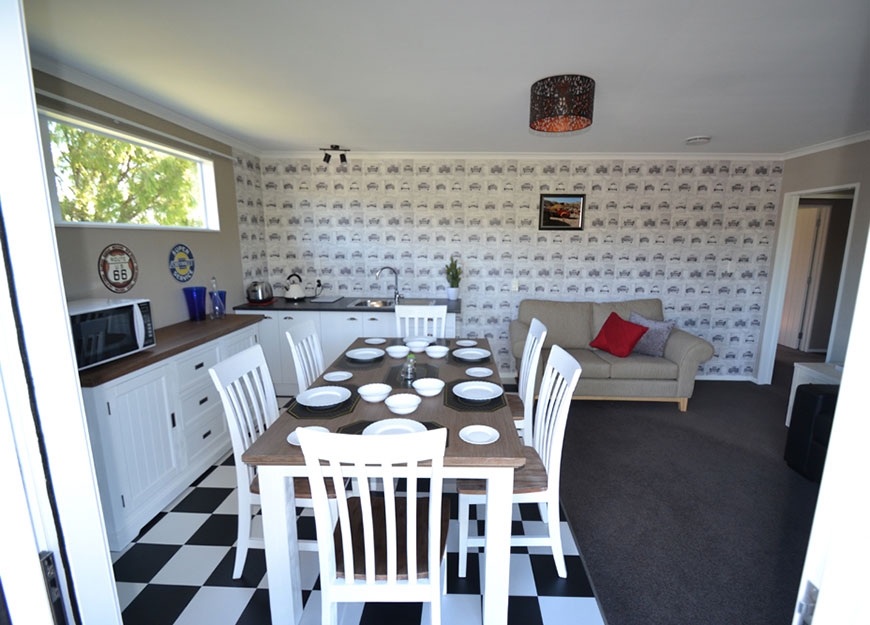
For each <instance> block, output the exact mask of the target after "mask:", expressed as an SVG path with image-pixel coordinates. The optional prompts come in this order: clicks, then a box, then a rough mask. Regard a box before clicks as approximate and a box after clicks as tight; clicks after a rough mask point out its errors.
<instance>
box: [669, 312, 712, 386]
mask: <svg viewBox="0 0 870 625" xmlns="http://www.w3.org/2000/svg"><path fill="white" fill-rule="evenodd" d="M664 357H665V358H667V359H668V360H671V361H673V362H675V363H677V366H678V367H679V373H678V374H677V396H678V397H691V396H692V391H693V390H694V388H695V374H697V372H698V365H700V364H701V363H702V362H706V361H708V360H710V358H712V357H713V345H711V344H710V343H708V342H707V341H705V340H704V339H702V338H700V337H698V336H695V335H694V334H689V333H688V332H685V331H683V330H679V329H677V328H674V329H673V330H672V331H671V335H670V336H669V337H668V342H667V343H665V353H664Z"/></svg>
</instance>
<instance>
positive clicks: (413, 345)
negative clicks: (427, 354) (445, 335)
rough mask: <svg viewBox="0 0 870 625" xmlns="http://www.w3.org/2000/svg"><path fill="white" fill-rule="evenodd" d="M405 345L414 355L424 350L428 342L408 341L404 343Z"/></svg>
mask: <svg viewBox="0 0 870 625" xmlns="http://www.w3.org/2000/svg"><path fill="white" fill-rule="evenodd" d="M406 345H407V346H408V349H410V350H411V351H412V352H414V353H415V354H419V353H420V352H422V351H423V350H424V349H426V347H427V346H428V345H429V341H426V340H414V341H408V342H407V343H406Z"/></svg>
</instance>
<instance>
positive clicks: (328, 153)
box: [320, 143, 350, 163]
mask: <svg viewBox="0 0 870 625" xmlns="http://www.w3.org/2000/svg"><path fill="white" fill-rule="evenodd" d="M320 150H321V151H322V152H324V154H323V162H324V163H329V161H330V160H331V159H332V152H338V153H339V154H338V160H339V161H341V162H342V163H347V155H346V154H345V152H350V149H349V148H343V147H341V146H340V145H338V144H337V143H333V144H331V145H330V146H329V147H328V148H320Z"/></svg>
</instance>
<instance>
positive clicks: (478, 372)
mask: <svg viewBox="0 0 870 625" xmlns="http://www.w3.org/2000/svg"><path fill="white" fill-rule="evenodd" d="M465 375H467V376H469V377H472V378H488V377H489V376H491V375H492V369H487V368H486V367H470V368H468V369H466V370H465Z"/></svg>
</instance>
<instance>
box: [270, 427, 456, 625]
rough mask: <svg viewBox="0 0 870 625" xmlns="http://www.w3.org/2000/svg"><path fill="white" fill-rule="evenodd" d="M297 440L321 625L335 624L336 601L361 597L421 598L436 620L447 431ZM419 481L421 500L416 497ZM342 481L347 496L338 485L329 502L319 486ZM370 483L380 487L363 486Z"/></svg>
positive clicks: (308, 435) (306, 433)
mask: <svg viewBox="0 0 870 625" xmlns="http://www.w3.org/2000/svg"><path fill="white" fill-rule="evenodd" d="M299 441H300V443H301V444H302V453H303V455H304V456H305V465H306V468H307V469H308V475H309V479H310V481H311V492H312V495H313V498H314V520H315V524H316V529H317V539H318V551H319V554H318V555H319V560H320V589H321V590H320V601H321V608H320V609H321V615H322V623H323V625H334V624H335V623H337V622H338V606H337V604H338V603H342V602H364V601H373V602H424V603H428V604H429V605H430V611H431V622H432V623H433V625H438V624H439V623H440V622H441V594H442V591H443V589H444V588H445V584H444V582H445V570H446V567H444V566H442V564H443V562H444V556H445V552H446V543H447V527H448V523H449V517H450V511H449V501H448V500H447V499H443V498H442V482H443V464H444V462H443V461H444V450H445V448H446V445H447V430H446V429H444V428H439V429H437V430H430V431H426V432H417V433H412V434H395V435H389V436H386V435H384V436H377V435H371V436H358V435H353V434H331V433H325V432H316V431H311V430H308V429H304V430H301V431H300V433H299ZM397 478H405V482H406V489H407V490H406V493H405V494H398V493H397V492H396V488H395V487H394V483H395V481H396V480H397ZM421 478H428V497H423V496H418V494H422V493H418V479H421ZM347 479H351V480H352V481H353V482H354V489H353V491H354V492H353V493H352V494H353V496H351V497H348V493H347V491H345V489H343V488H340V489H338V496H337V498H336V503H337V505H335V506H332V507H330V506H329V505H328V501H327V497H326V494H327V493H326V487H327V486H328V485H334V484H343V483H344V482H345V481H346V480H347ZM372 480H377V481H378V482H379V483H381V484H383V485H384V489H383V491H382V492H373V491H372V490H370V488H369V482H370V481H372ZM355 493H358V496H357V495H356V494H355ZM333 527H334V528H335V529H334V531H333ZM275 590H276V589H274V588H273V589H271V590H270V592H274V591H275Z"/></svg>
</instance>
